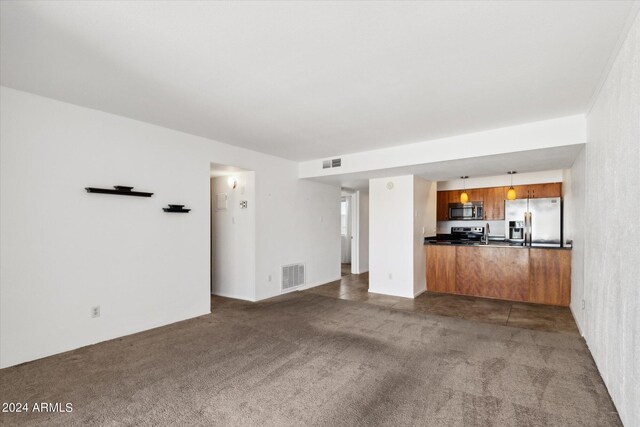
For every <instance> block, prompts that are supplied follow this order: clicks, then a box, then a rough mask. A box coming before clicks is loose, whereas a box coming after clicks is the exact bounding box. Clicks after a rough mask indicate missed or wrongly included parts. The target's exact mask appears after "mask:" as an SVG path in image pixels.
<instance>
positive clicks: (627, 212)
mask: <svg viewBox="0 0 640 427" xmlns="http://www.w3.org/2000/svg"><path fill="white" fill-rule="evenodd" d="M639 76H640V15H637V16H636V18H635V22H634V23H633V26H632V27H631V29H630V31H629V33H628V35H627V37H626V40H625V41H624V43H623V45H622V47H621V49H620V52H619V53H618V56H617V57H616V59H615V61H614V63H613V66H612V68H611V70H610V72H609V75H608V77H607V79H606V81H605V83H604V85H603V87H602V89H601V91H600V93H599V95H598V96H597V98H596V101H595V103H594V105H593V108H592V110H591V112H590V113H589V114H588V116H587V136H588V143H587V150H586V163H585V169H586V201H585V207H586V209H585V211H584V212H585V215H586V219H585V224H586V227H585V250H586V252H585V266H586V268H585V276H584V280H585V283H584V299H585V303H586V309H585V313H584V321H583V332H584V336H585V339H586V341H587V344H588V345H589V348H590V350H591V353H592V354H593V358H594V360H595V362H596V364H597V365H598V369H599V370H600V373H601V374H602V378H603V379H604V382H605V384H606V385H607V388H608V389H609V393H610V394H611V398H612V399H613V401H614V402H615V404H616V407H617V409H618V412H619V414H620V417H621V419H622V422H623V423H624V424H625V425H627V426H638V425H640V282H639V280H640V279H639V278H640V245H639V242H640V221H638V212H639V211H640V197H638V194H639V192H638V188H640V167H639V165H640V78H639Z"/></svg>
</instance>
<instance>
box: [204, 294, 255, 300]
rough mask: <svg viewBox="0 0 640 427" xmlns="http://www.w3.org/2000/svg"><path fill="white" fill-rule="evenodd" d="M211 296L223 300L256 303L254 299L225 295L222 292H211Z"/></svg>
mask: <svg viewBox="0 0 640 427" xmlns="http://www.w3.org/2000/svg"><path fill="white" fill-rule="evenodd" d="M211 295H215V296H218V297H223V298H231V299H239V300H242V301H249V302H256V299H255V298H253V299H252V298H246V297H244V296H239V295H233V294H226V293H224V292H212V293H211Z"/></svg>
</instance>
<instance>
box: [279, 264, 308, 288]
mask: <svg viewBox="0 0 640 427" xmlns="http://www.w3.org/2000/svg"><path fill="white" fill-rule="evenodd" d="M301 285H304V264H291V265H285V266H283V267H282V290H283V291H288V290H289V289H293V288H297V287H298V286H301Z"/></svg>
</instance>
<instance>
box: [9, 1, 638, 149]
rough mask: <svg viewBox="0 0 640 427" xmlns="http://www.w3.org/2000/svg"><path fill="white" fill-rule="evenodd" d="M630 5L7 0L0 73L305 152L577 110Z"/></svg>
mask: <svg viewBox="0 0 640 427" xmlns="http://www.w3.org/2000/svg"><path fill="white" fill-rule="evenodd" d="M635 10H637V8H636V6H635V5H634V4H633V2H629V1H554V2H543V1H540V2H538V1H521V2H156V1H144V2H142V1H140V2H98V1H96V2H74V1H69V2H31V1H22V2H2V4H1V34H0V43H1V45H0V49H1V57H0V64H1V65H0V74H1V80H0V81H1V83H2V85H4V86H8V87H11V88H14V89H18V90H23V91H27V92H31V93H35V94H39V95H43V96H47V97H50V98H54V99H58V100H62V101H66V102H70V103H73V104H77V105H82V106H86V107H90V108H94V109H98V110H102V111H106V112H110V113H114V114H118V115H122V116H126V117H130V118H134V119H138V120H142V121H145V122H149V123H154V124H157V125H160V126H165V127H168V128H172V129H177V130H181V131H184V132H188V133H191V134H195V135H200V136H203V137H207V138H212V139H216V140H218V141H222V142H226V143H229V144H233V145H237V146H242V147H246V148H250V149H253V150H257V151H261V152H265V153H269V154H273V155H277V156H280V157H284V158H289V159H292V160H298V161H301V160H309V159H314V158H320V157H325V156H331V155H334V154H336V153H339V154H342V153H354V152H360V151H366V150H373V149H379V148H383V147H392V146H396V145H403V144H409V143H414V142H420V141H427V140H431V139H437V138H442V137H446V136H452V135H460V134H466V133H470V132H476V131H481V130H485V129H495V128H500V127H505V126H510V125H514V124H519V123H528V122H534V121H539V120H545V119H550V118H556V117H564V116H569V115H574V114H583V113H585V112H586V111H587V109H588V106H589V102H590V99H591V98H592V95H593V94H594V92H595V91H596V90H597V88H598V85H599V83H600V82H601V80H602V76H603V73H604V72H605V71H606V67H607V63H608V61H609V59H610V57H611V55H612V53H613V51H614V50H615V48H616V46H617V44H618V43H619V39H620V37H621V34H623V32H624V28H625V25H626V22H627V21H628V20H629V16H630V14H632V13H634V11H635Z"/></svg>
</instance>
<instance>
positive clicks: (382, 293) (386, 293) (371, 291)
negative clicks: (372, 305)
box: [369, 288, 415, 299]
mask: <svg viewBox="0 0 640 427" xmlns="http://www.w3.org/2000/svg"><path fill="white" fill-rule="evenodd" d="M369 293H370V294H378V295H388V296H391V297H400V298H409V299H413V298H415V297H414V296H413V295H400V294H392V293H389V292H380V291H376V290H375V289H373V290H372V289H371V288H369Z"/></svg>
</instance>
